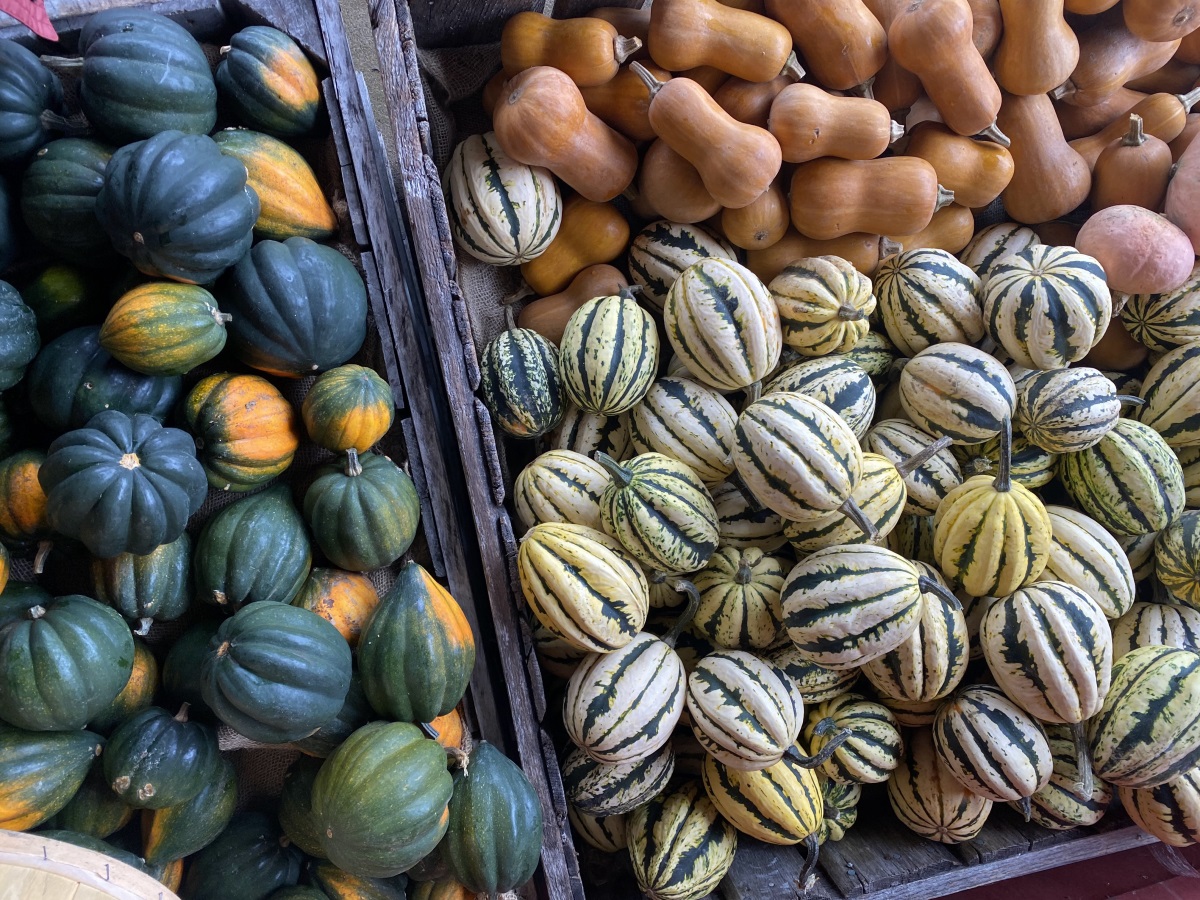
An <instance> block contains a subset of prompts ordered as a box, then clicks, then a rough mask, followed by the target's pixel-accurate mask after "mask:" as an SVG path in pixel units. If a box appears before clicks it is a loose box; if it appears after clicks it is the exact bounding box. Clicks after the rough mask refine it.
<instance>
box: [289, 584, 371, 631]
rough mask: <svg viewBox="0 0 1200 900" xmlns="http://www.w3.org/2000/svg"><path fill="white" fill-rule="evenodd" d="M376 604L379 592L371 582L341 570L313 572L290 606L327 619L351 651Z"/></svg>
mask: <svg viewBox="0 0 1200 900" xmlns="http://www.w3.org/2000/svg"><path fill="white" fill-rule="evenodd" d="M378 605H379V592H378V591H376V590H375V585H374V584H373V583H372V582H371V579H370V578H368V577H367V576H366V575H362V574H360V573H358V572H347V571H345V570H344V569H324V568H316V569H313V570H312V571H311V572H310V573H309V575H308V580H307V581H305V582H304V586H303V587H302V588H300V593H298V594H297V595H296V596H295V597H294V598H293V599H292V606H301V607H303V608H304V609H307V610H309V611H310V612H315V613H316V614H317V615H318V616H320V617H321V618H323V619H328V620H329V622H330V623H331V624H332V625H333V627H334V628H336V629H337V630H338V633H339V634H341V636H342V637H344V638H345V639H346V643H348V644H349V645H350V647H351V648H354V647H356V646H358V637H359V635H360V634H361V633H362V629H363V625H365V624H366V622H367V620H368V619H370V618H371V614H372V613H373V612H375V607H377V606H378Z"/></svg>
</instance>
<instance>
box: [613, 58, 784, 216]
mask: <svg viewBox="0 0 1200 900" xmlns="http://www.w3.org/2000/svg"><path fill="white" fill-rule="evenodd" d="M630 65H631V67H632V68H633V70H634V71H635V72H637V73H638V75H640V76H641V78H642V80H643V81H645V82H646V85H647V87H649V89H650V124H651V125H652V126H653V128H654V131H655V132H656V133H657V134H658V136H659V137H660V138H661V139H662V140H663V141H665V142H666V143H667V145H668V146H670V147H671V149H672V150H674V151H675V152H676V153H678V154H679V155H680V156H682V157H684V159H686V160H687V161H688V162H690V163H691V164H692V165H693V166H695V167H696V169H697V171H699V173H700V178H701V179H702V180H703V181H704V186H705V187H706V188H707V189H708V192H709V193H710V194H712V196H713V199H715V200H716V201H717V202H718V203H720V204H721V205H722V206H725V207H728V208H730V209H739V208H741V207H743V206H748V205H750V204H751V203H753V202H754V201H755V200H756V199H757V198H758V197H759V195H760V194H762V192H763V191H765V190H766V189H767V188H768V187H769V186H770V184H771V182H772V181H773V180H774V179H775V176H776V175H778V174H779V167H780V166H781V165H782V163H783V159H782V156H781V153H780V149H779V142H778V141H776V140H775V138H774V136H773V135H772V134H771V132H769V131H767V130H766V129H765V128H758V127H756V126H754V125H747V124H745V123H744V122H739V121H738V120H737V119H735V118H733V117H732V116H731V115H729V113H727V112H725V110H723V109H721V107H719V106H718V105H717V101H716V100H714V99H713V98H712V97H711V96H710V95H709V94H708V93H707V92H706V91H705V90H704V88H702V87H700V85H698V84H697V83H696V82H694V81H692V80H691V79H688V78H672V79H671V80H670V81H667V82H662V81H659V80H658V79H657V78H655V77H654V76H653V75H651V74H650V72H649V71H647V69H646V68H645V67H644V66H643V65H642V64H641V63H631V64H630Z"/></svg>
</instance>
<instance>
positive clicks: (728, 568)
mask: <svg viewBox="0 0 1200 900" xmlns="http://www.w3.org/2000/svg"><path fill="white" fill-rule="evenodd" d="M786 574H787V571H786V567H785V565H784V561H783V560H782V559H780V558H779V557H777V556H768V555H767V554H766V553H764V552H763V551H762V550H760V549H758V548H757V547H751V548H748V549H746V550H739V549H738V548H736V547H721V548H720V549H719V550H717V552H716V553H714V554H713V555H712V558H711V559H710V560H709V561H708V565H706V566H705V567H704V568H703V569H702V570H701V571H699V572H697V573H696V574H695V576H694V577H693V578H692V583H693V584H695V586H696V590H697V591H699V592H700V605H699V607H698V608H697V609H696V617H695V618H694V619H692V625H691V627H692V628H693V629H694V630H695V631H697V632H699V634H700V635H701V636H702V637H705V638H707V639H708V640H709V641H711V642H712V643H713V645H714V646H716V647H720V648H722V649H725V650H762V649H764V648H766V647H770V646H771V645H772V644H774V643H775V642H776V639H777V638H778V636H779V627H780V619H781V618H782V615H783V614H782V611H781V610H780V607H779V591H780V589H781V588H782V587H783V578H784V576H785V575H786Z"/></svg>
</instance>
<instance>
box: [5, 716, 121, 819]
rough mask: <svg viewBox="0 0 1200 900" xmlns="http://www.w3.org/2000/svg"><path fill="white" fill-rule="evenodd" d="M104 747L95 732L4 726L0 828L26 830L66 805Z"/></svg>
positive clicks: (102, 741) (101, 739)
mask: <svg viewBox="0 0 1200 900" xmlns="http://www.w3.org/2000/svg"><path fill="white" fill-rule="evenodd" d="M103 745H104V740H103V738H101V737H100V736H99V735H95V734H92V733H91V732H90V731H48V732H34V731H24V730H22V729H20V728H12V727H10V726H8V725H4V724H0V828H6V829H8V830H9V831H27V830H29V829H30V828H34V827H35V826H37V825H40V824H41V823H42V822H45V821H46V820H47V819H49V818H50V817H51V816H52V815H54V814H55V813H57V812H58V811H59V810H60V809H62V808H63V807H64V806H66V805H67V803H68V802H70V800H71V797H73V796H74V795H75V792H76V791H78V790H79V786H80V785H81V784H83V780H84V778H86V777H87V773H88V770H89V768H91V765H92V762H93V761H94V760H95V759H96V757H97V756H99V755H100V750H101V748H102V747H103Z"/></svg>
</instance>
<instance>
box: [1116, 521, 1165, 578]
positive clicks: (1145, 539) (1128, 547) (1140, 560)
mask: <svg viewBox="0 0 1200 900" xmlns="http://www.w3.org/2000/svg"><path fill="white" fill-rule="evenodd" d="M1113 537H1115V538H1116V539H1117V543H1118V544H1120V545H1121V549H1122V550H1123V551H1124V552H1125V558H1126V559H1128V560H1129V567H1130V568H1131V569H1132V570H1133V582H1134V584H1141V583H1142V582H1144V581H1145V580H1146V579H1147V578H1149V577H1150V576H1151V575H1153V574H1154V545H1155V543H1156V542H1157V541H1158V532H1157V531H1152V532H1150V533H1149V534H1114V535H1113Z"/></svg>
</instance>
